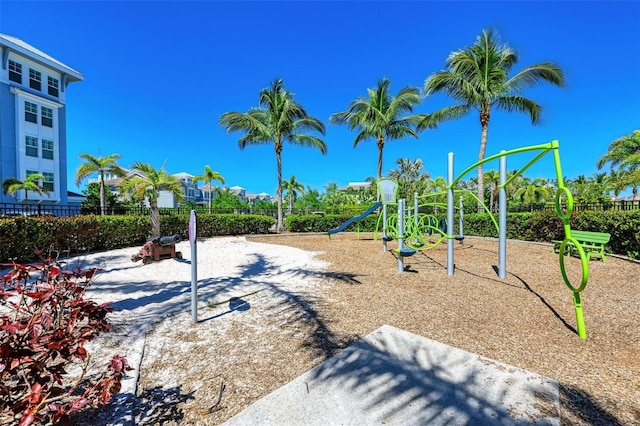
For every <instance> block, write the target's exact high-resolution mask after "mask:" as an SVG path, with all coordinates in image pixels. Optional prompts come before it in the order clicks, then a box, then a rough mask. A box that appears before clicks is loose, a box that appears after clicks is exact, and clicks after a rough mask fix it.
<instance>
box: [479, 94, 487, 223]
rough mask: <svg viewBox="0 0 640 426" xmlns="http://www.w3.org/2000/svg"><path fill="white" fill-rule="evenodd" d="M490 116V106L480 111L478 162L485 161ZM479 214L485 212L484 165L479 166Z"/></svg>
mask: <svg viewBox="0 0 640 426" xmlns="http://www.w3.org/2000/svg"><path fill="white" fill-rule="evenodd" d="M489 116H490V111H489V108H488V106H483V108H482V111H480V125H481V126H482V135H481V137H480V151H479V152H478V162H480V161H482V160H484V153H485V150H486V149H487V134H488V132H489ZM478 199H479V200H480V201H479V202H478V213H482V212H483V211H484V207H483V206H482V204H484V175H483V172H482V164H478Z"/></svg>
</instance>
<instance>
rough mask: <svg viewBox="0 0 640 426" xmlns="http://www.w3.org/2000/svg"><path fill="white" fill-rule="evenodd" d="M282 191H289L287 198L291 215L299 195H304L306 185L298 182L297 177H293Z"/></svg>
mask: <svg viewBox="0 0 640 426" xmlns="http://www.w3.org/2000/svg"><path fill="white" fill-rule="evenodd" d="M282 189H283V190H285V191H287V198H288V200H289V214H291V212H292V211H293V203H295V202H296V198H298V193H300V194H304V185H302V184H301V183H300V182H298V181H297V180H296V177H295V176H291V177H290V178H289V180H288V181H286V182H285V183H284V184H283V186H282Z"/></svg>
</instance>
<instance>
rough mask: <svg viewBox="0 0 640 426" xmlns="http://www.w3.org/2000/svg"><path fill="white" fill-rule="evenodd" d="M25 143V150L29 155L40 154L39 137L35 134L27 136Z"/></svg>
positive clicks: (35, 155)
mask: <svg viewBox="0 0 640 426" xmlns="http://www.w3.org/2000/svg"><path fill="white" fill-rule="evenodd" d="M25 145H26V150H25V151H26V154H27V155H28V156H29V157H37V156H38V138H34V137H33V136H27V137H25Z"/></svg>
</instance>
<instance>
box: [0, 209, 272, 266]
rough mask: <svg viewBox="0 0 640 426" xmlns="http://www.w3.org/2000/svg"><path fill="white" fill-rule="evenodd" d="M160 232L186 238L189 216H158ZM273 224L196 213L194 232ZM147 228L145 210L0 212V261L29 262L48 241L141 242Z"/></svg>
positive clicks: (75, 248)
mask: <svg viewBox="0 0 640 426" xmlns="http://www.w3.org/2000/svg"><path fill="white" fill-rule="evenodd" d="M160 223H161V234H162V235H180V237H181V238H183V239H186V238H188V226H189V216H188V215H181V216H163V217H162V219H161V221H160ZM274 224H275V219H274V218H272V217H269V216H257V215H233V214H211V215H209V214H201V215H198V220H197V228H198V232H197V233H198V237H212V236H216V235H241V234H257V233H267V232H269V228H271V227H272V226H273V225H274ZM150 232H151V228H150V225H149V218H148V217H147V216H94V215H87V216H72V217H53V216H51V217H37V218H31V217H20V216H17V217H11V218H0V262H3V263H6V262H8V261H10V260H11V259H14V260H15V261H16V262H29V261H32V260H34V259H35V256H34V250H35V249H40V250H44V251H45V253H46V252H48V250H49V249H50V248H51V247H53V248H55V249H56V250H62V251H68V252H69V253H70V254H74V253H84V252H93V251H102V250H111V249H115V248H121V247H130V246H134V245H142V244H144V242H145V241H147V238H148V237H149V235H150Z"/></svg>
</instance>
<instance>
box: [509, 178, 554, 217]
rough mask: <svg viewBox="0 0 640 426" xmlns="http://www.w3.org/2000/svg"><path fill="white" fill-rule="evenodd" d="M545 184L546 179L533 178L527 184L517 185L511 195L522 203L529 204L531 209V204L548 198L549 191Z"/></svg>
mask: <svg viewBox="0 0 640 426" xmlns="http://www.w3.org/2000/svg"><path fill="white" fill-rule="evenodd" d="M546 184H547V181H546V179H543V178H538V179H534V180H533V181H532V182H530V183H528V184H527V185H525V186H521V187H519V188H518V189H517V190H516V192H515V193H514V194H513V196H514V197H515V198H516V199H518V200H520V201H521V202H522V203H523V204H528V205H530V206H531V211H533V204H539V203H543V202H545V201H546V200H548V199H549V196H550V192H549V189H548V188H547V186H546Z"/></svg>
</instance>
